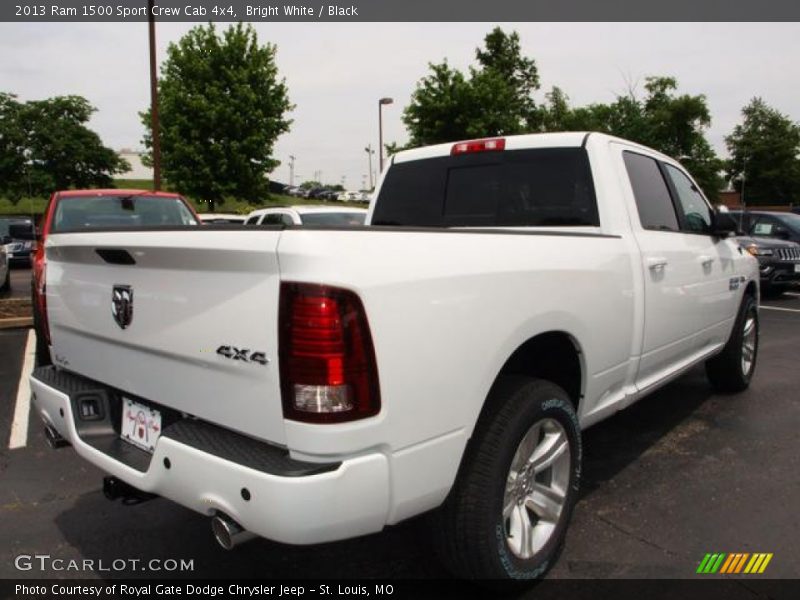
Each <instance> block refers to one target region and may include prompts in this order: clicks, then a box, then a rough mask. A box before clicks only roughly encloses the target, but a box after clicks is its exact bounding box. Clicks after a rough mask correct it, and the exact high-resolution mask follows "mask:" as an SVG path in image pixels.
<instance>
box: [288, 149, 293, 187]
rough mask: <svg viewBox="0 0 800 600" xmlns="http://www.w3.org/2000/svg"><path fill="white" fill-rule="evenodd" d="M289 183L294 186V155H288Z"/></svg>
mask: <svg viewBox="0 0 800 600" xmlns="http://www.w3.org/2000/svg"><path fill="white" fill-rule="evenodd" d="M289 185H290V186H292V187H294V156H292V155H291V154H290V155H289Z"/></svg>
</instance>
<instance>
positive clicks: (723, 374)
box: [706, 294, 758, 393]
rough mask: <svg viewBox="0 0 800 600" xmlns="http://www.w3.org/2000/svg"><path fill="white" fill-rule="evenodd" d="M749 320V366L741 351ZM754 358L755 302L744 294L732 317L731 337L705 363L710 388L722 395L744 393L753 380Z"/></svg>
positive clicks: (755, 348) (756, 315) (755, 349)
mask: <svg viewBox="0 0 800 600" xmlns="http://www.w3.org/2000/svg"><path fill="white" fill-rule="evenodd" d="M751 320H752V323H753V327H754V333H755V335H754V338H753V342H752V345H753V347H752V350H751V351H749V353H750V354H751V359H752V360H751V361H750V362H749V366H747V365H746V364H745V361H744V360H743V358H744V355H745V352H748V351H746V350H745V344H744V338H745V328H746V327H747V326H748V323H750V322H751ZM757 358H758V307H757V306H756V300H755V298H753V296H752V295H750V294H745V296H744V298H742V304H741V306H740V307H739V313H738V314H737V315H736V322H735V323H734V325H733V331H732V332H731V337H730V338H729V339H728V343H727V344H725V347H724V348H723V350H722V352H720V353H719V354H717V355H716V356H715V357H714V358H710V359H709V360H707V361H706V375H707V376H708V380H709V381H710V382H711V385H712V386H713V387H714V389H716V390H718V391H720V392H725V393H735V392H741V391H743V390H746V389H747V387H748V386H749V385H750V380H751V379H752V378H753V373H754V372H755V370H756V359H757Z"/></svg>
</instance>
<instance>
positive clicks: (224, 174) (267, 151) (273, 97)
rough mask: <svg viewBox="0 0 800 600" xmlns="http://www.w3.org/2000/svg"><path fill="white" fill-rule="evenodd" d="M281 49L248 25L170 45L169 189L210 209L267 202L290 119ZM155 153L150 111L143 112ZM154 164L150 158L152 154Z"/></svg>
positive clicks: (164, 97)
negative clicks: (236, 201) (230, 202)
mask: <svg viewBox="0 0 800 600" xmlns="http://www.w3.org/2000/svg"><path fill="white" fill-rule="evenodd" d="M275 53H276V47H275V46H274V45H272V44H266V45H264V46H260V45H259V44H258V38H257V36H256V32H255V30H254V29H253V28H252V26H250V25H243V24H242V23H239V24H238V25H235V26H231V27H230V28H228V29H227V30H226V31H225V32H224V33H223V34H222V35H218V34H217V31H216V28H215V27H214V25H213V24H209V25H208V26H207V27H204V26H198V27H195V28H194V29H192V30H191V31H189V33H187V34H186V35H185V36H184V37H183V38H182V39H181V40H180V41H179V42H178V43H177V44H170V46H169V49H168V50H167V59H166V61H165V62H164V64H163V66H162V77H161V78H160V80H159V98H160V123H161V126H160V132H161V161H162V172H163V174H164V177H165V178H166V179H167V180H168V181H169V184H170V187H172V188H174V189H176V190H180V191H181V192H184V193H186V194H189V195H192V196H195V197H197V198H198V199H201V200H203V201H207V202H209V203H210V205H211V206H210V210H214V208H215V206H216V205H217V204H219V203H221V202H223V201H224V199H225V198H226V197H235V198H241V199H246V200H256V199H261V198H264V197H267V196H268V186H269V181H268V178H267V174H268V173H269V172H271V171H272V170H274V169H275V167H277V166H278V165H279V164H280V162H279V161H277V160H275V159H274V158H273V156H272V154H273V147H274V144H275V141H276V140H277V139H278V137H279V136H280V135H281V134H282V133H285V132H287V131H289V126H290V125H291V120H289V119H287V118H286V116H285V114H286V113H287V112H288V111H290V110H292V109H293V108H294V106H293V105H292V104H291V102H290V101H289V95H288V89H287V87H286V83H285V80H284V79H282V78H280V77H279V75H278V67H277V65H276V62H275ZM140 115H141V118H142V122H143V123H144V125H145V127H146V128H147V131H148V133H147V134H146V135H145V138H144V144H145V146H146V147H147V148H148V149H151V148H152V136H151V134H150V123H151V120H150V111H149V110H147V111H144V112H142V113H140ZM149 160H152V158H151V156H150V157H149Z"/></svg>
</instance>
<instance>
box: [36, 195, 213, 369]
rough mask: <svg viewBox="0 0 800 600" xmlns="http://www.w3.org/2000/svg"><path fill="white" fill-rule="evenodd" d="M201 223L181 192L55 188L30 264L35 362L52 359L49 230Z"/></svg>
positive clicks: (40, 363) (40, 362)
mask: <svg viewBox="0 0 800 600" xmlns="http://www.w3.org/2000/svg"><path fill="white" fill-rule="evenodd" d="M198 223H199V221H198V219H197V215H196V213H195V211H194V209H193V208H192V205H191V204H190V203H189V202H188V201H187V200H186V199H184V198H183V197H182V196H180V195H178V194H171V193H167V192H152V191H147V190H119V189H105V190H103V189H101V190H66V191H58V192H54V193H53V194H52V195H51V196H50V201H49V203H48V205H47V208H46V209H45V213H44V218H43V220H42V227H41V232H40V233H39V235H38V237H39V243H38V246H37V248H36V251H35V253H34V255H33V265H32V266H33V281H32V286H31V294H32V299H33V324H34V328H35V330H36V362H37V364H39V365H48V364H51V358H50V348H49V346H50V328H49V324H48V318H47V315H48V313H47V284H46V279H47V277H46V259H45V241H46V240H47V238H48V237H49V236H50V234H54V233H63V232H67V231H71V232H80V231H84V230H97V229H122V228H130V227H175V226H182V225H187V226H189V225H197V224H198ZM112 254H113V253H112ZM112 254H107V255H105V257H104V260H107V261H111V260H112V258H111V257H112Z"/></svg>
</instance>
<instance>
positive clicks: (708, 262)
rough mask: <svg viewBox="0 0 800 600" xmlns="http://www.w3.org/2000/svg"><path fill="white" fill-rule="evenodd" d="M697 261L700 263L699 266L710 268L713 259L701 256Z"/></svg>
mask: <svg viewBox="0 0 800 600" xmlns="http://www.w3.org/2000/svg"><path fill="white" fill-rule="evenodd" d="M698 260H699V261H700V264H701V265H703V266H704V267H708V266H711V263H713V262H714V257H713V256H701V257H700V258H699V259H698Z"/></svg>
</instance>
